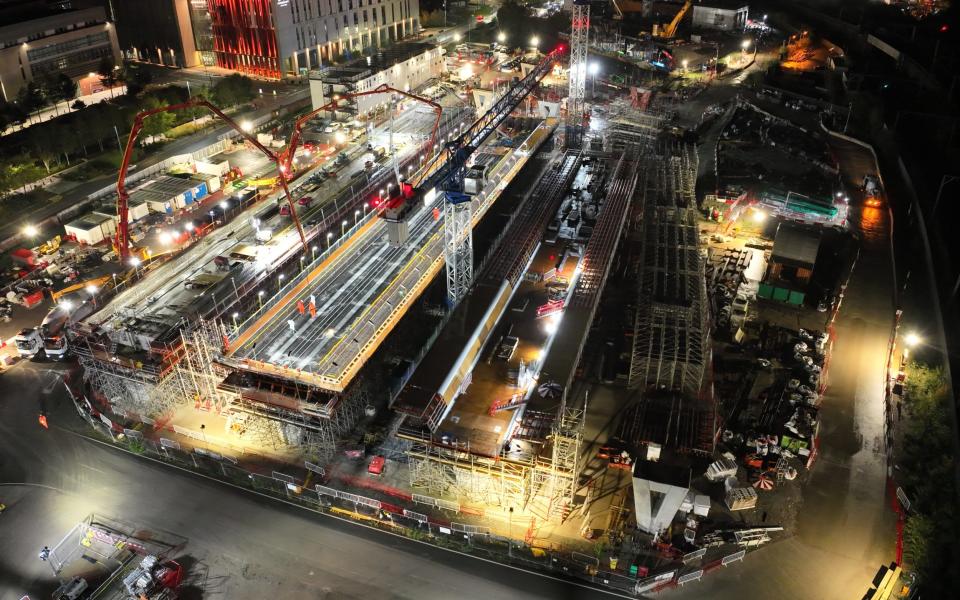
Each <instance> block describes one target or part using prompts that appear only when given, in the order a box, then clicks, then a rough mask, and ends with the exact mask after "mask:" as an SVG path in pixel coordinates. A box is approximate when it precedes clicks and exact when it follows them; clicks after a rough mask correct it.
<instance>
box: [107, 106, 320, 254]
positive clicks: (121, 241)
mask: <svg viewBox="0 0 960 600" xmlns="http://www.w3.org/2000/svg"><path fill="white" fill-rule="evenodd" d="M194 107H203V108H206V109H207V110H209V111H210V112H212V113H213V114H214V115H216V116H217V117H219V118H220V119H221V120H223V121H224V122H225V123H226V124H227V125H229V126H230V127H233V128H234V129H235V130H236V131H237V132H239V133H240V135H242V136H243V137H244V139H246V140H247V141H248V142H250V143H251V144H253V145H254V146H255V147H256V148H257V149H258V150H260V152H263V154H264V155H266V157H267V158H269V159H270V160H271V161H273V162H274V163H275V164H276V165H277V170H278V171H279V172H280V185H281V186H282V187H283V191H284V193H285V194H286V196H287V204H289V205H290V215H291V216H292V218H293V222H294V223H296V225H297V232H298V233H299V234H300V242H301V243H302V244H303V248H304V251H306V249H307V238H306V236H305V235H304V233H303V226H302V225H301V224H300V219H299V218H298V217H297V211H296V209H295V208H294V205H293V198H292V197H291V196H290V190H289V189H288V188H287V178H286V175H285V174H284V172H283V168H281V167H282V166H283V163H282V162H281V160H282V159H281V156H278V155H276V154H274V153H273V152H271V151H270V150H269V149H268V148H266V147H264V145H263V144H261V143H260V142H258V141H257V138H256V137H254V136H252V135H250V134H249V133H248V132H246V131H244V130H243V128H242V127H240V126H239V125H237V123H236V122H235V121H234V120H233V119H231V118H230V117H228V116H227V115H225V114H223V112H222V111H221V110H220V109H219V108H217V107H216V106H214V105H213V104H211V103H210V102H208V101H206V100H203V99H199V98H194V99H190V100H187V101H186V102H180V103H178V104H171V105H170V106H163V107H160V108H154V109H151V110H145V111H143V112H141V113H138V114H137V116H136V117H134V118H133V125H131V126H130V136H129V137H128V138H127V147H126V149H125V150H124V152H123V161H122V162H121V163H120V174H119V175H118V177H117V216H118V217H119V218H120V222H119V223H118V224H117V253H118V254H119V255H120V262H124V261H126V260H127V259H128V258H129V257H130V248H129V245H130V232H129V223H128V222H127V219H128V206H127V202H128V200H129V199H130V194H128V193H127V189H126V180H127V169H128V168H129V167H130V158H131V156H132V155H133V149H134V145H135V144H136V141H137V137H138V136H139V135H140V131H141V130H142V129H143V120H144V119H146V118H147V117H149V116H151V115H155V114H158V113H162V112H169V111H174V110H182V109H184V108H194Z"/></svg>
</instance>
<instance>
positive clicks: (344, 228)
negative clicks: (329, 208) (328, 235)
mask: <svg viewBox="0 0 960 600" xmlns="http://www.w3.org/2000/svg"><path fill="white" fill-rule="evenodd" d="M346 232H347V220H346V219H344V220H343V223H340V237H343V235H344V234H345V233H346Z"/></svg>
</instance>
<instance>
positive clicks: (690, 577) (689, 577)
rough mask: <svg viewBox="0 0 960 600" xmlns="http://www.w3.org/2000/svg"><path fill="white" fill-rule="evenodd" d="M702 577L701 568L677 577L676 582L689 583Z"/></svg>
mask: <svg viewBox="0 0 960 600" xmlns="http://www.w3.org/2000/svg"><path fill="white" fill-rule="evenodd" d="M701 577H703V569H699V570H697V571H693V572H692V573H686V574H685V575H681V576H680V577H678V578H677V583H678V584H680V585H683V584H685V583H690V582H691V581H697V580H698V579H700V578H701Z"/></svg>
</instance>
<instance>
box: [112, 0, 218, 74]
mask: <svg viewBox="0 0 960 600" xmlns="http://www.w3.org/2000/svg"><path fill="white" fill-rule="evenodd" d="M112 6H113V12H114V15H115V17H116V19H117V36H118V39H119V42H120V49H121V50H122V51H123V55H124V57H126V58H128V59H132V60H139V61H143V62H151V63H156V64H160V65H165V66H168V67H181V68H182V67H194V66H197V65H199V64H202V62H203V59H202V54H203V53H204V51H205V54H206V59H207V60H206V64H211V65H212V64H213V54H212V50H213V40H212V36H211V35H210V19H209V14H208V13H207V0H121V1H117V0H114V1H113V2H112ZM195 25H196V27H195ZM198 29H199V34H200V35H197V33H198Z"/></svg>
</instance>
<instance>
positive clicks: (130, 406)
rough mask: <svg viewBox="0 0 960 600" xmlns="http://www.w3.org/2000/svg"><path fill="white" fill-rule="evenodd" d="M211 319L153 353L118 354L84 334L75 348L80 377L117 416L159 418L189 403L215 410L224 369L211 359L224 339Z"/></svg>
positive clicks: (220, 405)
mask: <svg viewBox="0 0 960 600" xmlns="http://www.w3.org/2000/svg"><path fill="white" fill-rule="evenodd" d="M222 333H223V332H222V328H221V327H220V326H219V324H215V323H200V324H199V325H198V326H197V327H195V328H192V329H189V330H188V329H184V330H182V331H181V333H180V336H179V338H178V339H177V340H176V342H175V343H173V344H172V345H169V346H167V347H166V348H164V349H163V351H157V352H156V353H155V356H151V357H146V356H144V357H143V359H126V358H123V359H122V358H119V357H117V355H116V350H117V348H116V345H115V344H114V343H111V342H105V341H97V340H95V339H93V336H82V337H81V339H79V340H78V343H77V344H75V346H74V348H75V351H76V354H77V357H78V358H79V361H80V366H81V367H82V368H83V374H84V375H83V376H84V378H85V379H86V380H87V381H88V382H89V383H90V385H91V387H92V388H93V389H94V390H96V391H97V392H99V393H101V394H102V395H103V396H104V398H105V399H106V400H107V401H108V402H109V403H110V406H111V408H112V409H113V411H114V412H115V413H117V414H124V415H130V416H139V417H149V418H157V417H161V416H163V415H168V414H170V413H172V412H173V411H174V410H176V408H178V407H180V406H186V405H188V404H190V403H193V405H194V406H198V407H199V406H201V405H202V406H203V407H204V408H206V409H208V410H214V411H219V410H221V409H222V408H223V406H224V404H225V402H226V400H227V396H226V395H225V394H224V393H223V392H222V391H220V390H218V389H217V384H218V383H219V382H220V381H221V380H222V379H223V378H224V377H225V376H226V374H227V372H226V370H224V369H223V368H222V367H220V366H219V365H217V364H216V362H215V361H214V360H213V358H214V355H215V353H216V352H217V349H216V348H217V345H218V344H219V343H220V340H222V339H223V337H222Z"/></svg>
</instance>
